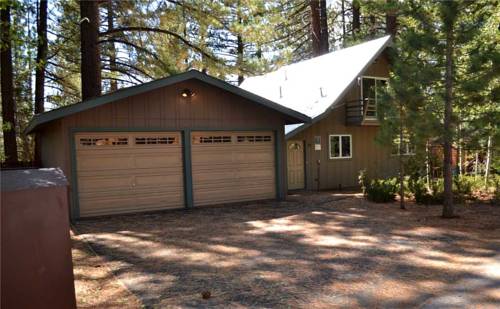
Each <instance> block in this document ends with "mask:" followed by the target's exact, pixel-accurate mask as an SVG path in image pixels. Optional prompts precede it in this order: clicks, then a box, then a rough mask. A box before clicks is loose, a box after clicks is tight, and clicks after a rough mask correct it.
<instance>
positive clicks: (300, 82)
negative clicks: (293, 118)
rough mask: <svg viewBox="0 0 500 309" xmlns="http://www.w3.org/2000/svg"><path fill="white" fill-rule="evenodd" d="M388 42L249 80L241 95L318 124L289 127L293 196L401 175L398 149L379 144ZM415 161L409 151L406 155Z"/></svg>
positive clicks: (364, 45) (368, 44)
mask: <svg viewBox="0 0 500 309" xmlns="http://www.w3.org/2000/svg"><path fill="white" fill-rule="evenodd" d="M390 43H391V38H390V36H385V37H382V38H379V39H375V40H372V41H369V42H366V43H362V44H359V45H355V46H353V47H349V48H345V49H341V50H338V51H334V52H331V53H329V54H325V55H322V56H319V57H316V58H313V59H309V60H305V61H302V62H298V63H295V64H291V65H287V66H284V67H281V68H280V69H278V70H276V71H274V72H271V73H268V74H265V75H262V76H256V77H251V78H248V79H247V80H245V81H244V82H243V84H242V85H241V87H242V88H244V89H246V90H248V91H251V92H254V93H256V94H258V95H260V96H263V97H265V98H267V99H269V100H272V101H274V102H277V103H278V104H281V105H282V106H284V107H287V108H291V109H294V110H296V111H299V112H301V113H303V114H305V115H307V116H309V117H311V118H312V122H311V123H302V124H290V125H287V126H285V133H286V140H287V147H286V151H287V179H288V188H289V189H290V190H292V189H309V190H317V189H333V188H343V187H353V186H356V185H357V184H358V181H357V177H358V173H359V171H360V170H363V169H365V170H366V171H367V173H368V176H369V177H386V176H391V175H394V174H396V172H397V166H398V165H397V157H396V156H395V155H394V154H393V149H392V147H384V146H381V145H380V144H378V143H377V142H376V141H375V137H376V135H377V131H378V130H379V122H378V120H377V112H378V111H377V100H378V92H379V91H380V89H381V87H384V86H385V84H386V83H387V80H388V78H389V63H388V59H387V56H386V53H385V50H386V48H387V47H388V45H389V44H390ZM403 151H404V152H406V153H410V152H411V151H412V150H411V149H410V148H409V147H405V149H403Z"/></svg>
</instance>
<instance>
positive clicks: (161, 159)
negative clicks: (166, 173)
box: [134, 150, 182, 168]
mask: <svg viewBox="0 0 500 309" xmlns="http://www.w3.org/2000/svg"><path fill="white" fill-rule="evenodd" d="M179 152H180V150H179ZM169 166H182V156H180V155H171V154H168V153H165V154H159V155H156V156H152V155H145V156H140V157H134V167H136V168H161V167H169Z"/></svg>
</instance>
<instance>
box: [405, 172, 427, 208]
mask: <svg viewBox="0 0 500 309" xmlns="http://www.w3.org/2000/svg"><path fill="white" fill-rule="evenodd" d="M408 189H409V191H410V192H411V193H412V194H413V197H414V198H415V202H416V203H417V204H430V202H431V200H432V195H431V194H430V192H429V190H427V184H426V181H425V179H424V178H421V177H410V179H409V180H408Z"/></svg>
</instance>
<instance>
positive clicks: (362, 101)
mask: <svg viewBox="0 0 500 309" xmlns="http://www.w3.org/2000/svg"><path fill="white" fill-rule="evenodd" d="M365 78H366V79H373V80H375V82H374V85H375V98H373V99H374V100H375V117H371V116H370V117H369V120H376V119H378V102H377V88H378V87H377V80H383V81H385V82H386V84H387V83H388V82H389V78H388V77H378V76H370V75H362V76H361V87H360V98H359V99H360V101H361V103H363V109H362V110H361V111H362V114H363V116H364V108H365V105H364V104H365V102H364V98H363V79H365Z"/></svg>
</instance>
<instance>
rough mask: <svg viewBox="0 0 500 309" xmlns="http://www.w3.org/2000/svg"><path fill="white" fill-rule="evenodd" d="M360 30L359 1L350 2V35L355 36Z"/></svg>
mask: <svg viewBox="0 0 500 309" xmlns="http://www.w3.org/2000/svg"><path fill="white" fill-rule="evenodd" d="M360 29H361V6H360V4H359V0H352V34H353V36H355V35H356V34H357V33H358V32H359V30H360Z"/></svg>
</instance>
